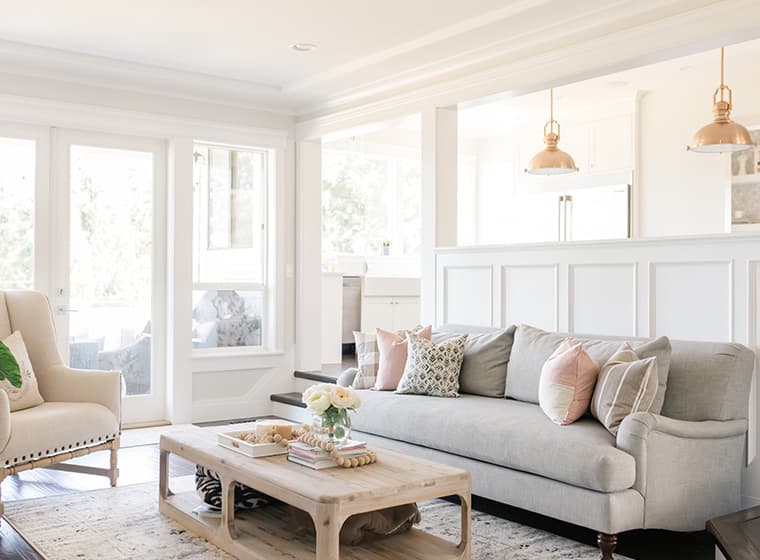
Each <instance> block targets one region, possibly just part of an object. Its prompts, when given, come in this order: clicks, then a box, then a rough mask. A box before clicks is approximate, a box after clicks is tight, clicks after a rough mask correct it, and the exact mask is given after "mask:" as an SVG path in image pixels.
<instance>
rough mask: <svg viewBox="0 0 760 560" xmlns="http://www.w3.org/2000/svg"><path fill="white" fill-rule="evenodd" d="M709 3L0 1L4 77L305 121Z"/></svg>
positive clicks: (0, 59) (585, 0)
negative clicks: (211, 102)
mask: <svg viewBox="0 0 760 560" xmlns="http://www.w3.org/2000/svg"><path fill="white" fill-rule="evenodd" d="M716 1H718V0H647V2H640V1H638V0H573V1H572V2H568V1H566V0H467V1H463V0H382V1H378V0H279V1H275V0H216V1H212V0H190V1H188V0H182V1H180V0H130V1H128V2H126V1H121V2H116V1H113V0H66V1H65V2H61V1H52V0H25V1H23V2H16V1H12V2H11V1H9V0H0V6H2V7H3V9H2V12H1V13H2V17H0V71H4V72H7V73H13V74H22V75H31V76H37V77H45V78H52V79H64V80H67V81H72V82H79V83H86V84H104V83H107V85H110V86H112V87H121V88H127V89H128V88H133V89H136V90H140V91H146V90H154V91H156V92H159V93H170V94H175V95H183V92H187V94H186V95H188V96H190V97H192V96H195V97H204V96H206V97H214V96H215V95H216V96H218V97H219V99H220V100H223V101H226V102H231V103H235V104H238V105H241V106H250V107H256V106H258V107H265V108H272V109H276V110H282V111H286V112H293V113H299V114H302V113H304V112H308V111H315V110H319V109H320V108H325V107H328V106H329V105H333V106H335V105H338V104H340V103H346V102H347V100H352V99H356V98H358V97H361V96H369V95H378V94H382V93H383V92H387V91H389V90H390V89H391V88H399V87H401V86H404V85H410V84H419V83H423V82H424V81H425V80H431V79H440V78H441V77H442V76H444V75H453V74H455V73H456V72H460V73H461V72H462V71H463V70H464V69H465V68H469V67H473V66H474V65H479V67H481V68H482V67H483V66H484V65H486V66H487V65H488V64H496V63H497V62H503V61H505V60H510V59H512V60H513V59H514V58H515V57H520V56H527V55H530V54H535V53H536V52H537V51H539V50H540V48H541V46H543V47H545V49H549V48H557V42H558V41H559V42H561V41H563V40H564V41H566V42H577V41H582V40H584V39H588V38H591V37H596V36H600V35H603V34H605V33H610V32H613V31H617V30H619V29H620V28H621V26H622V27H625V25H628V26H635V25H640V24H642V23H646V22H647V21H652V20H655V19H657V18H662V17H668V16H671V15H674V14H677V13H682V12H685V11H688V10H690V9H695V8H697V7H699V6H703V5H708V4H711V3H715V2H716ZM626 22H627V23H626ZM296 42H310V43H316V44H317V45H318V48H317V49H316V50H315V51H313V52H307V53H298V52H295V51H293V50H291V49H290V48H289V46H290V45H291V44H292V43H296ZM51 49H54V50H51Z"/></svg>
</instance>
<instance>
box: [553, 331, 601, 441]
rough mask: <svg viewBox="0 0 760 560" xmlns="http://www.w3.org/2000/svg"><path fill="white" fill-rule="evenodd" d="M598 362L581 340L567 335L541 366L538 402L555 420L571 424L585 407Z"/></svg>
mask: <svg viewBox="0 0 760 560" xmlns="http://www.w3.org/2000/svg"><path fill="white" fill-rule="evenodd" d="M598 376H599V366H598V365H597V364H596V362H595V361H594V360H592V359H591V356H589V355H588V352H586V350H584V348H583V343H581V342H577V343H574V342H572V341H571V340H570V339H569V338H566V339H565V340H564V341H563V342H562V344H560V345H559V346H558V347H557V349H556V350H555V351H554V353H553V354H552V355H551V356H549V359H548V360H546V363H545V364H544V367H542V368H541V380H540V382H539V384H538V404H539V405H540V406H541V410H543V411H544V413H545V414H546V415H547V416H548V417H549V419H550V420H551V421H552V422H554V423H555V424H560V425H562V426H566V425H568V424H572V423H573V422H575V421H576V420H578V418H580V417H582V416H583V415H584V414H586V412H587V411H588V406H589V403H590V402H591V395H593V394H594V385H595V384H596V378H597V377H598Z"/></svg>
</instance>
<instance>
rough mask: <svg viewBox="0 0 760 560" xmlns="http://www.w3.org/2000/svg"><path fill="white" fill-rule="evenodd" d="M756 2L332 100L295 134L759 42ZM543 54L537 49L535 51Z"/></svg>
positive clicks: (708, 5) (732, 1)
mask: <svg viewBox="0 0 760 560" xmlns="http://www.w3.org/2000/svg"><path fill="white" fill-rule="evenodd" d="M756 8H757V0H717V1H706V2H702V6H701V7H699V8H696V9H691V10H688V11H685V12H679V13H675V14H673V15H670V16H669V17H664V18H660V19H656V20H654V21H648V22H646V23H642V24H639V25H636V26H633V27H628V28H624V29H620V30H618V31H615V32H613V33H609V34H606V35H602V36H597V37H595V38H591V39H587V40H584V41H579V42H576V43H575V44H568V45H563V46H557V45H547V49H546V50H545V51H544V52H539V53H538V54H534V55H532V56H523V57H513V59H511V60H510V61H508V62H506V63H502V64H493V65H487V66H485V67H483V65H481V66H480V69H478V66H475V68H472V67H470V69H471V71H470V72H469V73H468V72H453V73H449V75H446V76H442V77H441V78H440V79H438V80H428V81H427V82H426V83H423V85H421V86H418V87H417V86H416V85H415V84H412V83H410V84H404V85H401V86H399V87H397V88H396V89H395V90H392V91H388V90H382V89H381V88H379V89H377V90H376V91H375V95H374V96H373V95H371V94H368V93H367V92H366V90H365V93H364V94H356V95H347V96H345V97H342V98H341V97H336V98H333V99H332V100H331V101H330V102H329V103H326V104H323V105H322V106H321V107H319V108H318V109H317V110H315V111H312V112H310V113H304V112H301V114H300V115H299V116H298V117H297V123H296V137H297V138H298V139H301V140H308V139H314V138H318V137H319V136H322V135H323V134H324V133H327V132H331V131H335V130H339V129H340V128H348V127H351V126H357V125H359V124H361V123H362V122H371V121H372V120H380V119H386V118H392V117H395V116H400V115H404V114H409V113H412V112H417V111H419V110H421V109H422V108H424V107H427V106H431V105H435V106H439V107H443V106H450V105H456V104H459V103H463V102H467V101H472V100H474V99H481V98H486V97H488V96H495V95H499V96H501V97H510V96H516V95H521V94H525V93H530V92H532V91H537V90H541V89H545V88H548V87H550V86H554V87H558V86H561V85H564V84H569V83H573V82H576V81H581V80H585V79H590V78H593V77H597V76H602V75H605V74H610V73H614V72H619V71H623V70H628V69H632V68H636V67H638V66H642V65H646V64H652V63H656V62H660V61H664V60H668V59H671V58H676V57H679V56H685V55H688V54H693V53H696V52H699V51H702V50H705V49H708V48H717V47H719V46H721V45H723V44H731V43H736V42H741V41H746V40H750V39H755V38H757V37H760V12H758V10H757V9H756ZM534 50H537V49H534Z"/></svg>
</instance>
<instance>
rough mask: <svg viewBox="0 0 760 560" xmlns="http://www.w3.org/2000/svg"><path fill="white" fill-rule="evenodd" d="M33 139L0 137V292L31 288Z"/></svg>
mask: <svg viewBox="0 0 760 560" xmlns="http://www.w3.org/2000/svg"><path fill="white" fill-rule="evenodd" d="M34 168H35V143H34V141H33V140H22V139H18V138H0V244H2V250H0V290H10V289H26V290H29V289H32V288H33V287H34Z"/></svg>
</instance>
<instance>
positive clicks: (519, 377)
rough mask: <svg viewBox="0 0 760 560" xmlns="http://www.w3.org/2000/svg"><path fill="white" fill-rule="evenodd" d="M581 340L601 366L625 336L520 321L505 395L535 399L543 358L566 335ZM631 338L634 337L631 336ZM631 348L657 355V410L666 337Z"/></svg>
mask: <svg viewBox="0 0 760 560" xmlns="http://www.w3.org/2000/svg"><path fill="white" fill-rule="evenodd" d="M567 336H570V337H572V339H573V340H577V341H581V342H583V348H585V349H586V351H587V352H588V353H589V356H591V358H593V360H594V361H595V362H596V363H597V364H598V365H599V367H600V368H601V367H604V364H606V363H607V360H609V359H610V358H611V357H612V355H613V354H614V353H615V352H616V351H617V350H618V348H619V347H620V342H621V341H625V340H626V339H625V338H621V337H610V338H608V339H606V340H605V338H606V337H591V336H587V335H575V334H572V335H563V334H559V333H555V332H548V331H544V330H541V329H537V328H535V327H531V326H530V325H520V326H519V327H517V331H516V332H515V343H514V344H513V346H512V353H511V354H510V357H509V364H508V365H507V391H506V392H507V397H510V398H513V399H517V400H519V401H525V402H531V403H538V383H539V380H540V378H541V368H542V367H543V365H544V363H545V362H546V360H547V359H548V358H549V356H551V355H552V353H553V352H554V351H555V350H556V349H557V347H558V346H559V345H560V344H561V343H562V341H563V340H564V339H565V338H566V337H567ZM633 340H635V339H633ZM631 346H632V347H633V350H634V352H636V354H637V355H638V356H639V358H641V359H644V358H651V357H655V358H657V380H658V387H657V394H656V396H655V399H654V403H653V404H652V408H651V409H650V411H651V412H654V413H655V414H659V413H660V411H661V410H662V405H663V402H664V401H665V389H666V388H667V382H668V371H669V370H670V359H671V347H670V340H668V338H667V337H665V336H661V337H659V338H656V339H653V340H641V339H639V340H638V341H636V342H633V341H632V342H631Z"/></svg>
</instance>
